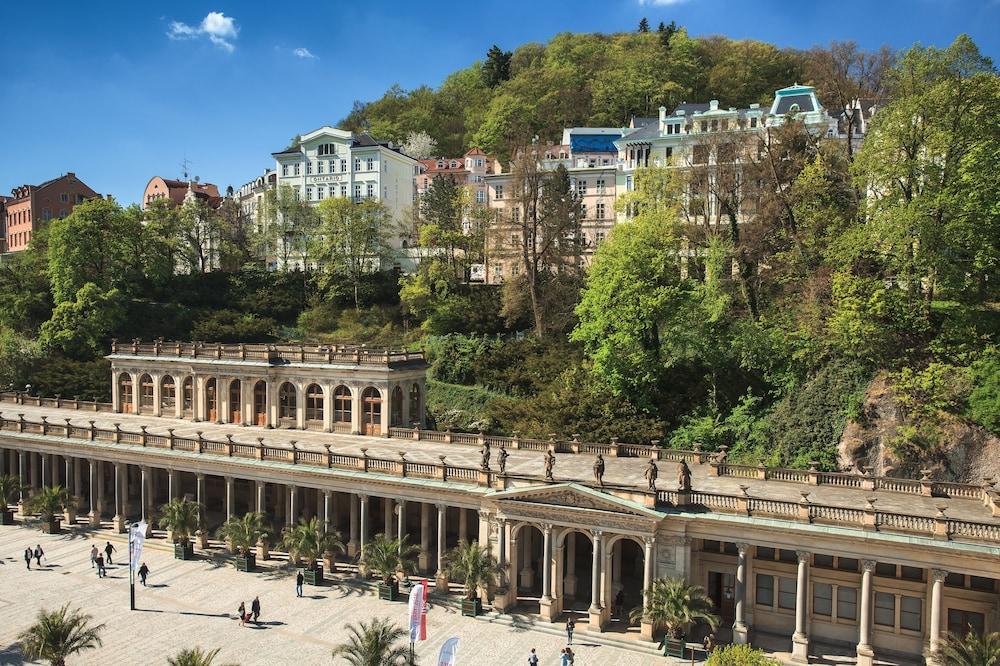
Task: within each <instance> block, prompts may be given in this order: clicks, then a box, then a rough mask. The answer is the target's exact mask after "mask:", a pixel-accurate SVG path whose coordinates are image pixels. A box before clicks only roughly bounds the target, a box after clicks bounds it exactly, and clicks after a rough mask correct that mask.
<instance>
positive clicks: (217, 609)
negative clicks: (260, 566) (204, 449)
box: [0, 527, 680, 666]
mask: <svg viewBox="0 0 1000 666" xmlns="http://www.w3.org/2000/svg"><path fill="white" fill-rule="evenodd" d="M109 538H110V539H112V543H113V544H114V545H115V546H116V548H117V549H118V551H119V553H118V555H119V556H120V557H121V560H119V559H118V557H117V556H116V558H115V562H116V566H113V567H110V568H109V570H108V576H107V578H105V579H99V578H97V576H96V574H95V571H94V569H92V568H91V566H90V560H89V552H90V547H91V545H92V544H95V543H96V544H98V546H103V545H104V542H105V540H107V539H109ZM35 544H41V546H42V549H43V550H44V551H45V554H46V558H45V559H44V560H43V565H44V566H43V567H42V568H41V569H40V570H37V569H36V568H35V567H34V564H32V570H31V571H28V570H26V568H25V566H24V561H23V559H22V557H21V554H22V553H23V552H24V549H25V547H27V546H29V545H30V546H34V545H35ZM127 550H128V546H127V544H126V543H125V542H124V541H123V539H122V538H121V537H117V536H113V535H111V534H110V533H109V532H108V531H106V530H104V531H98V532H94V533H89V532H85V531H81V532H79V533H72V534H63V535H58V536H48V535H44V534H42V533H41V532H40V531H38V530H35V529H30V528H25V527H0V555H2V557H0V575H2V577H3V587H2V593H0V641H2V643H0V664H23V663H33V662H25V661H24V660H23V659H22V657H21V655H20V653H19V651H18V649H17V646H16V645H15V642H16V639H17V635H18V634H19V633H20V632H21V631H22V630H23V629H25V628H27V627H28V626H29V625H30V624H31V623H32V622H33V620H34V617H35V615H36V613H37V612H38V610H39V609H42V608H45V609H56V608H58V607H60V606H61V605H62V604H64V603H66V602H70V603H71V605H72V606H74V607H77V606H79V607H82V608H83V609H84V610H86V611H87V612H88V613H90V614H92V615H93V616H94V619H95V621H96V622H103V623H106V624H107V627H106V628H105V630H104V632H103V633H102V638H103V640H104V646H103V647H102V648H99V649H97V650H93V651H88V652H85V653H83V654H82V655H80V656H77V657H75V658H70V660H69V663H70V665H71V666H75V665H77V664H80V665H82V664H101V665H102V666H108V665H120V664H121V665H124V664H143V665H145V664H166V660H167V657H168V656H171V655H173V654H175V653H176V652H178V651H179V650H180V649H182V648H185V647H192V646H196V645H199V646H202V647H205V648H216V647H218V648H222V651H221V652H220V654H219V659H218V660H217V663H219V664H234V663H235V664H242V665H243V666H249V665H252V664H289V663H295V664H297V665H299V666H303V665H306V664H332V663H335V662H334V661H333V659H332V657H331V656H330V651H331V650H332V649H333V647H334V646H335V645H337V644H338V643H339V642H341V641H342V640H344V638H345V637H346V636H347V631H346V628H345V627H346V625H347V624H348V623H356V622H358V621H360V620H368V619H370V618H373V617H378V616H389V617H390V618H392V619H393V620H396V621H398V622H399V624H400V625H401V626H402V625H404V622H405V620H406V604H405V603H390V602H387V601H380V600H378V599H377V598H376V597H375V596H374V594H373V593H372V592H371V591H369V590H367V589H365V588H361V587H358V586H355V585H351V584H349V583H333V582H331V581H327V584H326V585H325V586H323V587H309V586H306V596H305V597H304V598H301V599H300V598H296V596H295V582H294V575H293V574H292V572H291V571H290V570H288V569H280V570H272V571H266V572H258V573H253V574H247V573H240V572H237V571H235V570H234V569H233V567H232V565H231V564H229V563H223V561H222V560H219V561H213V560H206V559H199V560H196V561H186V562H185V561H180V560H175V559H173V555H172V554H171V553H170V552H168V551H167V550H165V548H164V544H163V543H162V542H160V543H154V547H152V548H147V549H146V551H145V553H144V554H143V560H145V561H146V563H147V564H148V565H149V568H150V570H151V572H152V573H151V575H150V578H149V581H148V583H149V587H147V588H142V587H141V586H138V584H137V588H136V606H137V608H138V610H136V611H135V612H130V611H129V609H128V592H129V591H128V568H127V566H118V565H117V563H118V562H119V561H122V562H125V561H127V559H128V558H127ZM254 595H259V596H260V600H261V605H262V610H263V612H262V617H261V625H260V626H258V627H251V626H247V627H241V626H240V624H239V622H238V621H237V619H236V609H237V607H238V606H239V603H240V601H245V602H246V604H247V607H249V605H250V601H251V600H252V599H253V597H254ZM427 632H428V640H427V641H426V642H423V643H418V645H417V650H416V652H417V657H418V660H419V663H423V664H430V663H433V662H434V660H435V659H436V657H437V652H438V650H439V649H440V647H441V644H442V643H443V642H444V641H445V640H446V639H447V638H448V637H450V636H460V637H461V643H460V646H459V663H461V664H470V665H471V664H484V665H485V664H490V665H492V664H497V665H507V664H510V665H514V664H517V665H518V666H521V665H523V664H525V663H527V655H528V651H529V650H530V649H531V648H532V647H534V648H536V649H537V651H538V654H539V657H540V659H539V663H541V664H543V665H544V664H558V663H559V651H560V649H561V648H562V647H563V646H564V645H565V643H564V642H563V641H564V638H563V637H562V636H561V635H560V634H559V633H556V632H552V631H546V632H541V631H535V630H525V629H515V628H513V627H510V626H507V625H503V624H497V623H491V622H488V621H485V620H482V619H479V620H474V619H471V618H465V617H462V616H461V615H460V614H459V612H458V611H457V609H455V608H451V607H445V606H440V605H434V604H433V603H432V606H431V609H430V611H429V612H428V617H427ZM574 648H575V652H576V654H577V657H576V664H578V665H579V664H595V665H596V664H600V665H602V666H605V665H607V666H611V665H614V664H621V665H623V666H627V665H638V664H649V663H659V664H664V665H669V664H672V663H674V660H672V659H665V658H662V657H659V658H657V657H651V656H646V655H643V654H640V653H636V652H631V651H626V650H622V649H618V648H615V647H609V646H605V645H595V644H588V641H587V638H585V637H583V636H579V635H578V639H577V645H575V646H574ZM677 663H680V662H677Z"/></svg>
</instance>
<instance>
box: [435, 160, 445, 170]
mask: <svg viewBox="0 0 1000 666" xmlns="http://www.w3.org/2000/svg"><path fill="white" fill-rule="evenodd" d="M437 168H438V169H443V168H444V162H440V161H439V162H438V163H437Z"/></svg>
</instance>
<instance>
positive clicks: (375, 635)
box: [333, 617, 410, 666]
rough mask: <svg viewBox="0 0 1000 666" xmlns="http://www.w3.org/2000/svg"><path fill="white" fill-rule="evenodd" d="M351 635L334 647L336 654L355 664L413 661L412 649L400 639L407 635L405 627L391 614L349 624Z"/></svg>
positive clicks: (393, 664) (382, 665) (376, 665)
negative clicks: (387, 616) (410, 652)
mask: <svg viewBox="0 0 1000 666" xmlns="http://www.w3.org/2000/svg"><path fill="white" fill-rule="evenodd" d="M347 631H348V633H349V634H350V637H349V638H348V639H347V642H346V643H341V644H340V645H338V646H337V647H335V648H334V649H333V656H334V658H336V657H340V658H342V659H343V660H344V661H346V662H347V663H349V664H351V666H402V665H403V664H408V663H410V662H409V650H407V648H406V645H405V644H401V643H399V639H400V638H402V637H403V636H405V635H406V631H404V630H403V629H402V628H401V627H399V626H397V625H395V624H393V623H392V621H391V620H389V618H384V617H377V618H375V619H373V620H372V621H371V622H370V623H367V624H366V623H365V622H364V621H363V620H362V621H361V622H359V623H358V626H357V627H356V626H354V625H353V624H349V625H347Z"/></svg>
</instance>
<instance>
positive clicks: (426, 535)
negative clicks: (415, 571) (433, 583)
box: [417, 502, 431, 572]
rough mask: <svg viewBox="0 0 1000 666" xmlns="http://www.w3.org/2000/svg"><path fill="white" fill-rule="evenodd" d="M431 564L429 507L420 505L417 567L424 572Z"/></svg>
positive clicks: (422, 503) (423, 504) (425, 504)
mask: <svg viewBox="0 0 1000 666" xmlns="http://www.w3.org/2000/svg"><path fill="white" fill-rule="evenodd" d="M430 562H431V505H430V504H428V503H427V502H421V503H420V554H419V555H418V556H417V567H418V568H419V569H420V570H421V571H423V572H426V571H427V569H428V567H430Z"/></svg>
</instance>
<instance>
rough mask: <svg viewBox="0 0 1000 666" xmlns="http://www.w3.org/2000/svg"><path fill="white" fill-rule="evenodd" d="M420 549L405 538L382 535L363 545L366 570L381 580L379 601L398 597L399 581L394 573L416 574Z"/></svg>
mask: <svg viewBox="0 0 1000 666" xmlns="http://www.w3.org/2000/svg"><path fill="white" fill-rule="evenodd" d="M419 553H420V547H419V546H417V545H416V544H411V543H410V542H409V539H408V537H407V536H405V535H404V536H403V538H402V539H392V538H389V537H387V536H386V535H384V534H376V535H375V538H374V539H372V540H371V541H369V542H368V543H366V544H365V549H364V560H365V566H366V567H368V570H369V571H371V572H373V573H375V575H376V576H378V577H379V578H381V579H382V581H381V582H380V583H379V584H378V596H379V599H386V600H388V601H395V600H396V599H397V598H398V597H399V580H397V578H396V573H397V572H401V573H404V574H411V573H416V571H417V564H416V558H417V555H418V554H419Z"/></svg>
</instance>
